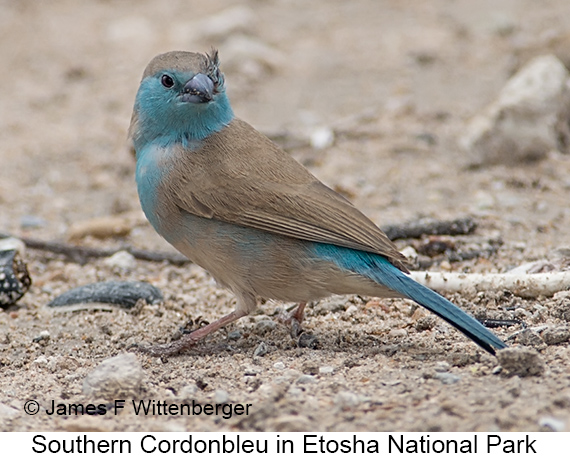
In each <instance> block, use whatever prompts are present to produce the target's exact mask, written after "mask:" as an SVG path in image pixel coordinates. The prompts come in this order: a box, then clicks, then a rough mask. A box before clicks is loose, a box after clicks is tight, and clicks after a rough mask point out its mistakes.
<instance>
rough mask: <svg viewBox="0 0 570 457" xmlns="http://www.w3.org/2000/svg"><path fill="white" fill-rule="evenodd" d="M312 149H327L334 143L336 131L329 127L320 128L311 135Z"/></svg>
mask: <svg viewBox="0 0 570 457" xmlns="http://www.w3.org/2000/svg"><path fill="white" fill-rule="evenodd" d="M309 142H310V143H311V147H313V148H315V149H325V148H328V147H331V146H332V145H333V143H334V131H333V130H332V129H331V128H329V127H319V128H317V129H315V130H314V131H312V132H311V134H310V135H309Z"/></svg>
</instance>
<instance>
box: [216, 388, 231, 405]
mask: <svg viewBox="0 0 570 457" xmlns="http://www.w3.org/2000/svg"><path fill="white" fill-rule="evenodd" d="M229 399H230V395H229V394H228V393H227V392H226V391H225V390H221V389H220V390H216V391H215V392H214V402H215V403H227V402H228V401H229Z"/></svg>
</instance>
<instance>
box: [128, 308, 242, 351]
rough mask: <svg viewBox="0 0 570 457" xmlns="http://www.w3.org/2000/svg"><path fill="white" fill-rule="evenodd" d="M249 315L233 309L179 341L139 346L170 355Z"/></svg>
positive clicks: (142, 348)
mask: <svg viewBox="0 0 570 457" xmlns="http://www.w3.org/2000/svg"><path fill="white" fill-rule="evenodd" d="M246 315H247V312H246V311H242V310H235V311H232V312H231V313H230V314H228V315H227V316H224V317H222V318H220V319H218V320H217V321H214V322H212V323H211V324H208V325H205V326H204V327H201V328H199V329H198V330H194V331H193V332H192V333H188V334H186V335H184V336H183V337H182V338H180V339H179V340H177V341H173V342H172V343H169V344H164V345H157V346H150V347H141V348H139V349H140V350H141V351H142V352H145V353H147V354H150V355H152V356H155V357H163V356H165V357H168V356H172V355H176V354H178V353H180V352H182V351H184V350H186V349H188V348H190V347H192V346H193V345H194V344H196V343H197V342H198V341H200V340H201V339H202V338H205V337H206V336H208V335H209V334H210V333H213V332H215V331H217V330H219V329H221V328H222V327H224V326H225V325H228V324H231V323H232V322H235V321H237V320H238V319H240V318H242V317H244V316H246Z"/></svg>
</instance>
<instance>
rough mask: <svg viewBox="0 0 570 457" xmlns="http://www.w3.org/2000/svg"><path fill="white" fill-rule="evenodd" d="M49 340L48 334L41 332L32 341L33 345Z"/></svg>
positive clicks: (44, 331)
mask: <svg viewBox="0 0 570 457" xmlns="http://www.w3.org/2000/svg"><path fill="white" fill-rule="evenodd" d="M49 338H50V334H49V332H48V331H47V330H42V331H41V332H40V333H39V335H38V336H36V337H35V338H34V339H33V340H32V341H33V342H34V343H39V342H40V341H44V340H45V341H47V340H49Z"/></svg>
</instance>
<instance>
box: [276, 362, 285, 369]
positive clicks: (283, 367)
mask: <svg viewBox="0 0 570 457" xmlns="http://www.w3.org/2000/svg"><path fill="white" fill-rule="evenodd" d="M273 368H275V369H276V370H284V369H285V364H284V363H283V362H275V363H274V364H273Z"/></svg>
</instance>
